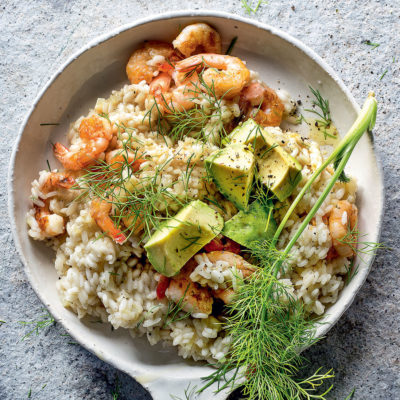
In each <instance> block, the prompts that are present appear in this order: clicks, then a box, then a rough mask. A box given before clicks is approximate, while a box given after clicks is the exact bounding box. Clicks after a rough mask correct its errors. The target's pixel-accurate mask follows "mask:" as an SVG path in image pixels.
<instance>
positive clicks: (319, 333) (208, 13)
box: [7, 9, 385, 386]
mask: <svg viewBox="0 0 400 400" xmlns="http://www.w3.org/2000/svg"><path fill="white" fill-rule="evenodd" d="M179 17H187V18H191V17H196V18H207V17H216V18H221V19H226V20H231V21H238V22H242V23H245V24H249V25H253V26H255V27H257V28H259V29H262V30H264V31H267V32H269V33H270V34H272V35H274V36H277V37H279V38H281V39H283V40H285V41H286V42H288V43H290V44H291V45H292V46H294V47H296V48H297V49H299V50H300V51H301V52H302V53H304V54H305V55H306V56H307V57H309V58H310V59H312V60H313V61H314V62H315V63H316V64H318V66H319V67H321V68H322V69H323V70H324V71H325V72H327V73H328V75H329V76H330V77H331V79H333V80H334V81H335V83H336V84H337V85H338V86H339V88H340V89H341V90H342V92H343V93H344V94H345V96H346V97H347V99H348V100H349V101H350V103H351V105H352V106H353V108H354V109H355V111H356V112H357V113H358V112H359V111H360V107H359V105H358V104H357V102H356V101H355V99H354V97H353V95H352V94H351V92H350V90H349V89H348V88H347V87H346V85H345V84H344V82H343V81H342V80H341V79H340V78H339V77H338V75H337V74H336V72H335V71H334V70H333V68H332V67H330V65H328V64H327V62H326V61H324V60H323V59H322V58H321V57H320V56H319V55H318V54H317V53H316V52H315V51H314V50H312V49H311V48H310V47H308V46H307V45H306V44H304V43H303V42H302V41H300V40H299V39H297V38H296V37H294V36H292V35H290V34H289V33H287V32H285V31H283V30H282V29H279V28H275V27H273V26H271V25H269V24H265V23H263V22H259V21H257V20H253V19H250V18H247V17H242V16H240V15H236V14H231V13H228V12H224V11H214V10H208V9H201V10H194V9H186V10H181V11H169V12H164V13H160V14H155V15H150V16H148V17H144V18H140V19H138V20H136V21H134V22H130V23H126V24H123V25H121V26H119V27H117V28H115V29H113V30H111V31H109V32H107V33H105V34H102V35H99V36H97V37H95V38H94V39H92V40H90V41H89V42H88V43H87V44H86V45H84V46H82V47H81V48H80V49H78V50H77V51H75V52H74V53H73V54H72V55H71V56H70V57H68V59H67V60H66V61H65V62H63V63H62V65H61V66H60V67H59V68H57V69H56V71H55V72H54V73H53V74H52V75H51V77H50V78H49V79H48V81H47V82H46V84H45V85H44V86H43V88H42V89H41V90H40V91H39V92H38V93H37V95H36V97H35V99H34V101H33V103H32V106H31V107H30V108H29V110H28V112H27V113H26V116H25V118H24V119H23V121H22V123H21V126H20V129H19V131H18V135H17V138H16V140H15V142H14V144H13V149H12V153H11V157H10V162H9V167H8V177H7V193H8V215H9V220H10V225H11V232H12V236H13V239H14V244H15V248H16V249H17V252H18V255H19V257H20V259H21V261H22V263H23V265H24V271H25V274H26V275H27V277H28V280H29V282H30V284H31V287H32V288H33V290H34V291H35V293H36V295H37V296H38V298H39V299H40V301H41V302H42V303H43V304H44V305H45V306H46V308H47V309H48V310H49V311H50V313H51V314H52V316H53V317H54V319H55V320H56V321H57V322H59V323H61V324H62V326H63V327H64V329H65V330H66V331H67V332H68V333H70V334H71V335H72V336H74V337H75V339H76V340H78V341H79V343H80V345H81V346H83V347H84V348H85V349H86V350H88V351H90V352H91V353H92V354H94V355H96V356H97V357H99V358H101V359H102V360H103V361H106V362H107V363H109V364H111V365H112V366H114V367H115V368H117V369H119V370H121V371H123V372H125V373H127V374H128V375H130V376H132V377H135V376H137V375H136V374H140V373H142V372H144V371H145V369H144V368H140V365H139V364H136V365H135V368H134V369H129V368H127V367H126V366H124V365H119V364H118V360H117V359H115V357H114V356H113V355H111V354H109V353H108V352H105V353H104V352H101V353H102V354H101V356H100V355H99V352H98V349H96V346H95V345H92V344H91V343H90V342H88V341H82V340H80V338H77V337H76V335H75V334H74V332H71V329H70V328H69V327H68V326H65V325H64V323H63V321H62V317H61V316H60V315H58V313H57V311H56V309H55V307H53V306H52V304H51V303H47V302H46V301H45V299H44V296H43V295H42V293H41V292H40V291H39V289H38V288H36V287H35V285H34V280H33V277H32V275H31V273H30V270H29V268H28V263H27V261H26V258H25V256H24V252H23V249H22V246H21V243H20V241H19V238H18V231H17V227H16V223H15V220H14V204H15V202H14V191H13V174H14V167H15V162H16V157H17V154H18V152H19V148H20V143H21V140H22V136H23V133H24V131H25V128H26V125H27V123H28V121H29V119H30V117H31V115H32V113H33V112H34V110H35V109H36V107H37V105H38V103H39V101H40V99H41V98H42V96H43V95H44V94H45V93H46V91H47V90H48V89H49V88H50V86H51V85H52V84H53V82H54V81H55V80H56V79H57V78H58V77H59V76H60V75H61V74H62V73H63V71H64V70H65V69H66V68H67V67H68V66H69V65H70V64H72V63H73V62H74V61H75V60H76V59H77V58H78V57H79V56H81V55H82V54H83V53H85V52H86V51H87V50H90V49H91V48H93V47H95V46H98V45H100V44H102V43H103V42H106V41H107V40H109V39H111V38H113V37H115V36H117V35H119V34H120V33H122V32H125V31H127V30H130V29H133V28H136V27H139V26H141V25H145V24H148V23H150V22H156V21H162V20H168V19H174V18H179ZM369 141H370V142H371V146H372V150H373V155H374V157H375V162H376V169H377V174H378V176H379V178H380V183H381V196H382V197H381V198H382V202H381V207H380V210H379V215H378V217H379V220H378V226H377V238H378V239H379V237H380V236H381V231H382V223H383V210H384V201H385V197H384V194H385V182H384V180H383V179H382V177H383V173H382V171H383V170H382V164H381V160H380V156H379V154H378V153H377V152H375V151H374V150H375V148H374V146H373V140H372V138H369ZM374 259H375V255H373V256H372V257H371V258H370V261H369V264H368V266H367V268H364V269H363V274H362V276H361V277H359V278H360V279H358V286H357V287H356V288H354V290H353V292H352V294H351V296H350V298H349V301H348V302H347V303H346V304H345V305H344V307H342V309H340V310H339V312H337V313H335V315H334V318H331V320H330V321H328V322H326V323H324V324H321V325H319V327H318V328H317V329H316V331H315V336H316V337H317V338H321V337H323V336H324V335H325V334H326V333H327V332H328V331H329V330H330V329H331V328H332V327H333V326H334V325H335V324H336V323H337V322H338V321H339V319H340V318H341V316H342V315H343V314H344V312H345V311H346V310H347V309H348V307H349V306H350V305H351V304H352V303H353V301H354V298H355V296H356V294H357V293H358V291H359V290H360V289H361V287H362V286H363V284H364V282H365V280H366V278H367V276H368V275H369V273H370V270H371V268H372V265H373V263H374ZM327 316H329V314H328V315H324V317H327ZM145 386H146V385H145Z"/></svg>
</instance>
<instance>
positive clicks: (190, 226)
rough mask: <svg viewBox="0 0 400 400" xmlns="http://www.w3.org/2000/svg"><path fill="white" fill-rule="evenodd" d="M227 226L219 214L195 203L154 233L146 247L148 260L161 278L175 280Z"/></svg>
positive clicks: (201, 204) (199, 203)
mask: <svg viewBox="0 0 400 400" xmlns="http://www.w3.org/2000/svg"><path fill="white" fill-rule="evenodd" d="M223 226H224V221H223V218H222V216H221V215H220V214H219V213H218V212H217V211H215V210H213V209H212V208H211V207H209V206H208V205H207V204H205V203H203V202H202V201H200V200H195V201H192V202H191V203H189V204H188V205H187V206H185V207H184V208H182V209H181V210H180V211H179V212H178V213H177V214H176V215H175V216H174V217H172V218H169V219H168V220H167V221H165V222H164V223H163V224H162V225H161V226H160V227H159V229H157V230H156V231H155V232H154V233H153V235H152V236H151V237H150V239H149V240H148V242H147V243H146V244H145V246H144V248H145V249H146V252H147V258H148V259H149V261H150V263H151V265H153V267H154V268H155V269H156V270H157V271H158V272H159V273H160V274H162V275H165V276H174V275H176V274H177V273H178V272H179V271H180V270H181V268H182V267H183V266H184V265H185V264H186V263H187V262H188V261H189V260H190V258H192V257H193V256H194V255H195V254H196V253H197V252H198V251H199V250H200V249H201V248H202V247H203V246H204V245H206V244H207V243H209V242H210V241H211V240H212V239H214V237H215V236H217V235H218V234H219V233H220V232H221V230H222V228H223Z"/></svg>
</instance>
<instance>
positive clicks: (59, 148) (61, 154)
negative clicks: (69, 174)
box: [53, 142, 81, 171]
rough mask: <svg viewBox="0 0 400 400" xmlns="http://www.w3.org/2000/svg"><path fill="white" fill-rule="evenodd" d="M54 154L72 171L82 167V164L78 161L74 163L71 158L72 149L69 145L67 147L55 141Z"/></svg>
mask: <svg viewBox="0 0 400 400" xmlns="http://www.w3.org/2000/svg"><path fill="white" fill-rule="evenodd" d="M53 152H54V156H55V157H56V158H57V160H58V161H60V163H61V164H62V165H63V166H64V168H66V169H69V170H71V171H77V170H79V169H81V166H80V165H79V164H77V163H74V162H72V161H71V160H70V151H69V149H68V148H67V147H65V146H64V145H63V144H61V143H58V142H57V143H55V144H54V145H53Z"/></svg>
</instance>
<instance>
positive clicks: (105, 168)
mask: <svg viewBox="0 0 400 400" xmlns="http://www.w3.org/2000/svg"><path fill="white" fill-rule="evenodd" d="M129 136H130V137H129V138H128V139H127V140H124V141H123V148H122V149H121V150H120V151H119V153H118V154H117V155H118V156H120V157H122V161H121V160H120V159H118V161H115V162H112V163H110V164H109V163H107V162H105V161H99V163H98V164H96V165H94V166H92V167H89V168H87V169H86V171H85V174H84V175H83V176H82V177H80V178H79V182H78V185H77V187H76V189H80V190H82V194H81V195H80V196H79V197H78V198H80V197H82V196H91V197H96V198H99V199H101V200H105V201H107V202H109V203H111V204H112V205H113V207H114V209H115V214H114V215H112V219H113V220H114V222H115V224H116V225H122V222H124V225H127V229H126V230H125V231H126V234H127V236H128V237H129V236H130V235H131V234H132V232H134V231H135V227H136V226H137V225H139V224H143V226H144V231H145V234H150V232H151V231H152V229H153V228H154V227H157V226H159V224H160V223H161V222H162V221H164V220H165V219H168V218H169V217H170V216H171V215H170V212H169V210H170V208H171V207H172V206H174V207H183V206H184V205H185V204H186V203H187V201H188V198H187V186H188V184H187V182H188V180H189V178H190V174H191V173H192V171H193V166H190V162H191V160H192V158H190V159H189V161H188V162H187V164H188V165H187V167H186V171H185V173H184V174H182V175H181V177H179V179H178V180H177V181H173V182H170V183H169V184H167V185H162V184H160V180H161V175H162V173H163V171H164V170H165V168H167V167H169V165H170V163H171V161H172V160H173V159H174V157H170V158H169V159H167V160H166V161H165V162H164V163H162V164H161V165H157V166H156V167H155V170H154V171H153V172H152V173H151V174H149V175H146V176H141V178H140V181H139V179H138V178H137V177H136V175H135V174H136V172H134V171H133V170H132V168H131V165H133V164H134V163H135V162H138V161H140V160H147V159H146V154H145V152H141V151H140V150H139V149H140V147H139V149H138V148H136V149H134V148H132V147H131V142H132V139H131V136H132V133H130V135H129ZM178 155H179V152H178V154H176V155H175V157H177V156H178ZM132 157H133V159H131V158H132ZM181 180H182V181H183V183H184V185H186V186H185V187H186V189H185V190H184V192H185V194H184V196H177V195H175V194H174V193H173V191H172V190H171V189H172V187H173V186H174V185H175V184H177V183H178V182H179V181H181Z"/></svg>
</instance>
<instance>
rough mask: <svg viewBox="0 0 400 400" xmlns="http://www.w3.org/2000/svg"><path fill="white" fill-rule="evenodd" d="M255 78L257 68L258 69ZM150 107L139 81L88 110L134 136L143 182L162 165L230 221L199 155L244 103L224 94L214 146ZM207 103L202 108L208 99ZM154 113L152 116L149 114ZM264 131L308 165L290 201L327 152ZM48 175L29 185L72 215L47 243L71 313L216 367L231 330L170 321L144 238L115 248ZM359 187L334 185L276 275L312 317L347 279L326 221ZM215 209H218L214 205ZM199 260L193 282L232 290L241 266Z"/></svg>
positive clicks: (36, 233) (58, 211)
mask: <svg viewBox="0 0 400 400" xmlns="http://www.w3.org/2000/svg"><path fill="white" fill-rule="evenodd" d="M158 62H159V60H158ZM253 77H254V78H255V77H256V74H254V73H253ZM280 95H281V97H282V98H283V99H285V105H286V108H287V110H286V111H287V112H288V113H289V112H290V105H291V104H292V103H291V101H290V98H288V96H287V94H285V93H281V94H280ZM201 102H202V101H201V100H199V103H201ZM152 104H153V99H152V97H151V96H150V95H149V86H148V85H147V84H146V83H145V82H142V83H140V84H134V85H126V86H124V87H123V88H122V89H121V90H118V91H114V92H113V93H112V94H111V96H110V97H109V98H108V99H98V101H97V103H96V105H95V108H94V110H92V111H91V112H90V113H89V115H91V114H101V113H105V114H107V115H108V118H109V119H110V121H111V122H112V123H113V127H114V130H115V133H118V140H117V145H118V146H119V147H121V145H122V143H123V142H124V141H127V140H130V143H131V145H132V146H133V147H134V146H135V143H136V145H137V146H141V147H142V148H143V149H145V154H146V156H147V157H148V160H147V161H146V163H145V164H144V166H143V168H142V169H141V170H140V172H139V175H138V180H140V179H145V178H146V177H148V176H150V175H151V174H153V173H154V171H155V169H156V168H157V166H159V165H162V164H165V163H166V166H165V168H163V169H162V170H161V172H160V176H159V184H160V185H164V186H168V187H170V191H171V193H173V194H174V195H175V196H177V197H178V198H179V197H181V198H183V197H184V196H188V197H189V198H193V199H203V200H204V199H205V198H206V197H209V196H214V197H215V198H216V199H217V200H218V203H219V204H220V205H221V206H222V208H224V209H225V213H224V215H223V216H224V219H225V220H227V219H229V218H231V217H232V216H233V215H234V214H235V213H236V212H237V210H236V208H235V207H234V206H233V205H232V204H231V203H230V202H229V201H227V200H226V199H223V198H222V196H220V195H219V193H217V191H216V188H215V186H214V185H213V184H212V183H209V182H207V181H206V180H205V179H204V177H205V176H206V172H205V168H204V164H203V160H204V158H205V157H206V156H208V155H209V154H211V153H212V152H213V151H214V150H216V149H217V147H216V146H215V144H214V143H216V142H217V141H218V135H217V134H214V133H213V132H219V131H220V128H221V127H222V125H224V124H227V123H229V122H231V121H232V120H233V119H234V118H236V117H238V116H239V115H240V110H239V107H238V104H237V103H235V102H232V101H225V100H223V104H222V116H220V117H218V118H217V117H215V118H211V120H210V122H209V123H208V125H207V126H206V128H205V131H206V132H207V133H208V134H209V142H207V143H201V142H199V141H196V140H195V139H193V138H191V137H186V138H185V139H184V140H180V141H178V142H177V143H175V144H173V143H172V141H171V140H170V139H168V138H167V139H165V138H162V137H160V136H159V135H157V133H156V132H152V131H151V130H150V128H149V122H148V119H146V118H144V117H145V116H146V113H147V112H148V111H149V110H150V109H151V107H152ZM201 104H202V105H204V106H206V103H205V102H203V103H201ZM82 118H83V117H82ZM82 118H80V119H78V120H77V121H76V122H75V123H73V124H72V125H71V128H70V130H69V133H68V139H69V141H70V143H71V148H72V149H74V148H77V147H78V146H79V145H80V140H81V139H80V138H79V134H78V128H79V124H80V122H81V120H82ZM151 118H153V116H152V115H150V120H151ZM122 126H123V127H127V128H129V134H128V133H127V132H126V131H125V132H123V131H124V129H121V128H118V127H122ZM268 130H269V132H270V133H272V134H273V135H274V136H275V137H276V139H277V141H278V142H279V144H281V145H282V146H283V148H284V149H285V150H286V151H288V152H289V153H290V154H291V155H292V156H294V157H295V158H297V160H298V161H299V162H300V163H301V164H302V166H303V171H302V174H303V180H302V182H301V183H300V184H299V186H298V187H297V188H296V190H295V192H294V193H293V194H292V196H291V197H290V198H289V199H288V202H289V203H290V201H291V200H292V199H294V197H295V196H296V195H297V193H298V192H299V191H300V190H301V188H302V186H303V185H304V184H305V182H306V181H307V179H308V178H309V177H310V176H311V174H312V173H313V171H314V170H315V169H316V168H318V166H320V165H321V163H322V155H321V151H320V149H319V146H318V144H317V143H315V142H313V141H311V140H308V139H305V138H302V137H300V135H299V134H297V133H294V132H283V131H282V130H281V129H280V128H268ZM189 159H190V160H191V165H192V166H193V170H192V173H191V175H190V179H189V180H188V184H187V187H186V188H185V187H184V182H183V179H182V174H183V171H184V169H185V167H186V164H187V162H188V160H189ZM168 160H169V161H168ZM48 174H49V172H47V171H41V172H40V173H39V178H38V179H37V180H35V181H34V182H32V200H33V203H34V204H35V205H37V206H39V207H40V206H42V205H43V204H44V203H43V200H44V199H45V198H50V201H49V210H50V211H51V212H52V213H53V214H54V215H57V216H59V217H60V218H62V219H63V220H64V221H66V234H65V235H63V236H61V237H57V238H53V239H51V240H49V239H46V241H47V243H48V244H49V245H51V246H52V247H53V248H54V249H55V250H56V259H55V268H56V270H57V273H58V275H59V278H60V279H59V280H58V281H57V290H58V293H59V296H60V299H61V302H62V304H63V305H64V306H65V307H68V308H69V309H71V310H72V311H74V312H75V313H76V314H77V315H78V317H79V318H83V317H84V316H86V315H90V316H94V317H97V318H99V319H101V321H103V322H109V323H111V324H112V326H113V327H114V328H126V329H129V332H130V334H131V335H132V336H133V337H134V336H137V335H147V338H148V340H149V342H150V343H151V344H155V343H157V342H159V341H163V342H165V343H167V344H169V345H172V346H177V348H178V353H179V354H180V355H181V356H182V357H184V358H193V359H194V360H207V361H209V362H212V363H215V361H221V360H222V359H223V358H224V357H225V355H226V354H227V351H228V349H229V345H230V338H229V337H227V336H226V335H225V332H224V330H223V329H222V325H221V323H220V322H219V321H218V320H217V319H216V318H215V317H213V316H209V317H207V316H206V317H204V315H192V316H189V317H188V316H185V314H184V313H183V312H181V314H180V316H181V317H184V318H183V319H181V320H179V321H172V322H171V321H169V320H168V310H169V307H170V306H171V305H169V304H168V301H167V299H164V300H158V299H157V295H156V287H157V283H158V280H159V278H160V275H159V274H158V273H157V272H156V271H155V270H154V269H153V267H152V266H151V265H150V264H149V262H148V261H147V259H146V257H145V254H144V250H143V247H142V244H141V243H140V241H139V238H137V237H135V236H134V235H133V236H131V237H130V238H129V240H128V241H127V242H126V243H125V244H123V245H118V244H116V243H115V242H114V241H113V240H112V239H110V238H109V237H107V236H105V235H104V234H103V233H102V232H101V230H100V229H99V227H98V226H97V224H96V223H95V221H94V220H93V218H92V217H91V215H90V210H89V208H90V200H89V199H88V198H80V199H78V200H76V201H72V200H73V199H74V198H76V197H77V196H78V195H79V192H77V191H76V190H72V189H59V190H57V191H54V192H50V193H47V194H43V193H42V192H41V190H40V188H41V185H42V184H43V182H44V181H45V180H46V178H47V177H48ZM331 175H332V170H326V171H324V172H323V173H322V174H321V175H320V177H319V178H318V179H317V180H316V181H315V182H314V184H313V185H312V189H311V190H310V191H309V192H308V193H307V194H306V195H305V196H304V198H303V199H302V200H301V202H300V204H299V206H298V207H297V209H296V212H295V213H294V215H293V216H292V217H291V219H290V220H289V221H288V223H287V226H286V228H285V229H284V230H283V232H282V234H281V237H280V241H279V243H278V247H279V248H283V247H284V246H285V245H286V244H287V243H288V241H289V240H290V238H291V237H292V236H293V235H294V233H295V231H296V229H297V227H298V226H299V225H300V224H301V222H302V220H303V218H304V215H306V213H307V212H309V211H310V209H311V206H312V205H313V203H314V201H315V200H316V199H317V197H318V196H319V194H320V193H321V192H322V190H323V188H324V186H325V184H326V182H327V181H328V180H329V178H330V177H331ZM185 189H186V193H185ZM355 193H356V185H355V183H354V181H351V182H349V183H336V184H335V186H334V188H333V190H332V192H331V193H330V195H329V196H328V198H327V199H326V200H325V202H324V204H323V205H322V207H321V208H320V209H319V210H318V212H317V214H316V216H315V218H314V220H313V223H312V224H310V225H309V226H308V228H307V229H306V230H305V231H304V232H303V234H302V235H301V237H300V238H299V240H298V241H297V243H296V244H295V246H294V247H293V249H292V251H291V259H290V268H288V270H287V271H286V272H283V273H282V276H281V277H280V279H281V280H282V282H284V283H285V284H286V285H287V286H288V291H289V292H290V293H292V294H293V295H294V296H295V297H297V298H299V299H301V300H302V301H303V302H304V304H305V307H306V310H307V311H308V312H310V313H315V314H317V315H321V314H323V313H324V312H325V310H326V307H328V306H329V305H331V304H333V303H334V302H335V301H336V300H337V297H338V294H339V292H340V290H341V289H342V288H343V286H344V278H343V277H344V275H345V274H346V271H347V270H346V267H347V266H348V264H349V260H347V259H345V258H336V259H334V260H332V261H329V262H328V261H326V256H327V253H328V251H329V249H330V248H331V246H332V241H331V238H330V234H329V229H328V227H327V225H326V224H325V223H324V221H323V217H324V216H325V215H326V214H327V213H329V212H330V210H331V209H332V207H334V205H335V204H336V203H337V202H338V201H339V200H344V199H346V200H348V201H349V202H351V203H354V202H355ZM205 201H207V200H205ZM285 204H286V203H285ZM285 204H283V206H284V205H285ZM210 206H211V207H213V208H215V210H217V211H220V208H219V207H216V206H215V205H214V204H210ZM168 207H171V209H172V210H174V211H177V209H178V207H177V205H176V204H173V203H171V204H169V205H168ZM284 212H285V209H284V207H282V208H281V209H279V210H278V211H277V212H276V215H275V217H276V218H277V220H279V219H280V218H281V217H282V215H283V213H284ZM27 223H28V226H29V231H28V233H29V235H30V236H31V237H32V238H33V239H36V240H45V237H44V235H43V233H42V232H41V231H40V228H39V226H38V224H37V221H36V220H35V210H34V209H32V210H30V211H29V213H28V215H27ZM194 259H195V262H196V267H195V269H194V270H193V272H192V273H191V275H190V278H191V279H192V280H193V281H194V282H198V283H199V284H200V285H202V286H205V287H209V288H210V289H213V290H217V289H224V288H227V287H229V286H231V285H232V286H233V288H235V287H236V280H237V277H238V276H240V272H239V271H238V270H237V269H236V268H235V266H232V265H229V263H226V262H222V261H221V262H217V263H212V262H210V260H209V259H208V257H207V256H206V255H205V254H198V255H196V256H195V257H194ZM196 316H197V317H198V318H195V317H196Z"/></svg>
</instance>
